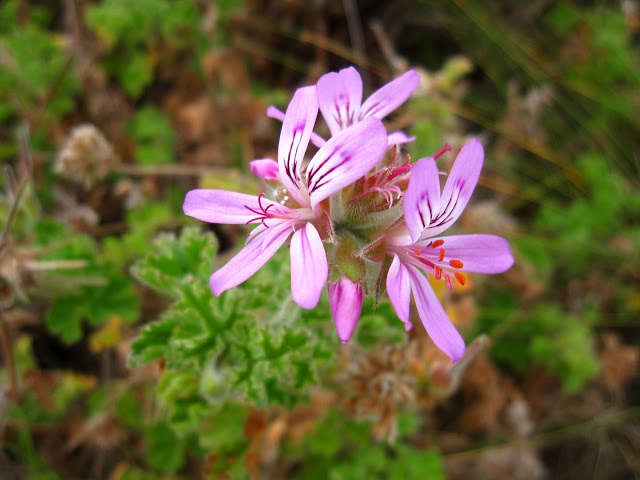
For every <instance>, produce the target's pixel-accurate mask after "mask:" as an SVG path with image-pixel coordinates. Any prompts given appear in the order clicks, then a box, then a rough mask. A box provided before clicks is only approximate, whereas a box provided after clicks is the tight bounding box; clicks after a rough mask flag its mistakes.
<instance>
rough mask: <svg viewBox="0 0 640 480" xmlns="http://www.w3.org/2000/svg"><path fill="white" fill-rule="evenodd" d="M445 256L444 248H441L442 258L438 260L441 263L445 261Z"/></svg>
mask: <svg viewBox="0 0 640 480" xmlns="http://www.w3.org/2000/svg"><path fill="white" fill-rule="evenodd" d="M444 254H445V251H444V248H441V249H440V258H439V259H438V261H439V262H441V261H443V260H444Z"/></svg>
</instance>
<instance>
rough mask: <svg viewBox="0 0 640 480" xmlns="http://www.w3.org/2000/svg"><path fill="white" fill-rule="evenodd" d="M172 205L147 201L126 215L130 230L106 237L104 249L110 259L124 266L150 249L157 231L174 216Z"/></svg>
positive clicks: (105, 255) (105, 254)
mask: <svg viewBox="0 0 640 480" xmlns="http://www.w3.org/2000/svg"><path fill="white" fill-rule="evenodd" d="M172 213H173V212H172V209H171V206H169V205H167V203H166V202H163V203H161V202H146V203H144V204H143V205H141V206H139V207H137V208H135V209H133V210H130V211H129V212H127V215H126V223H127V225H129V231H127V232H126V233H125V234H123V235H122V236H120V237H107V238H105V240H104V242H103V245H102V249H103V254H104V257H105V258H106V259H108V260H109V261H111V262H113V263H115V264H117V265H119V266H122V267H124V266H125V265H127V264H128V263H129V262H132V261H133V260H134V259H136V258H140V257H142V256H143V255H144V254H145V253H146V252H147V251H148V250H149V244H150V243H151V241H152V240H153V237H154V236H155V233H156V231H157V230H158V228H159V227H161V226H162V225H163V224H165V223H166V222H168V221H169V220H171V218H172V216H173V215H172Z"/></svg>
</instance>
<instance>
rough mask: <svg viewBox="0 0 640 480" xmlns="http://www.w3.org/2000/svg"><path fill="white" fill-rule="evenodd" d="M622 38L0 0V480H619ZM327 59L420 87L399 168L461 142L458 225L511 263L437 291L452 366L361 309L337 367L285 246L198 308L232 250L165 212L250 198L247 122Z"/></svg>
mask: <svg viewBox="0 0 640 480" xmlns="http://www.w3.org/2000/svg"><path fill="white" fill-rule="evenodd" d="M353 6H355V7H357V8H355V9H353V8H351V7H353ZM639 35H640V5H639V4H638V2H636V1H635V0H626V1H624V2H621V3H602V2H570V1H564V0H563V1H560V2H547V1H534V2H528V3H526V4H520V3H519V2H516V3H513V2H504V1H497V2H489V3H487V2H473V1H469V0H410V1H405V2H390V3H389V2H387V3H384V2H382V3H381V2H374V1H369V0H361V1H359V2H357V5H356V2H355V1H353V0H344V1H341V2H339V1H337V0H329V1H327V2H320V3H317V2H316V3H313V4H306V3H305V2H263V1H260V0H245V1H241V0H221V1H216V2H206V1H200V0H179V1H168V0H144V1H136V2H128V1H124V0H102V1H90V0H68V1H63V2H44V1H35V0H34V1H27V0H5V1H3V2H1V3H0V160H2V162H3V167H4V175H3V176H2V180H1V182H2V183H1V184H0V185H1V191H2V194H1V195H0V219H1V220H2V221H1V223H2V229H3V230H2V233H0V235H2V236H1V237H0V327H1V328H0V337H1V339H2V359H3V364H2V365H3V369H2V371H0V377H1V378H2V383H3V385H4V387H3V391H2V395H1V396H0V426H1V428H2V436H1V437H0V438H1V441H2V452H1V454H0V473H1V475H0V476H2V478H36V479H37V478H41V479H57V478H108V479H114V480H115V479H122V480H125V479H127V480H134V479H135V480H138V479H178V478H212V479H217V478H273V479H278V478H300V479H312V478H318V479H320V478H322V479H324V478H329V479H356V478H358V479H359V478H390V479H396V478H398V479H400V478H402V479H405V478H408V479H411V478H416V479H417V478H420V479H422V478H445V477H447V478H509V479H511V478H527V479H530V478H544V477H548V478H580V479H581V478H592V477H593V478H633V477H634V475H637V474H638V473H639V472H638V462H639V458H638V454H637V452H638V451H640V437H639V435H638V432H639V431H640V430H639V425H638V416H639V414H640V410H638V406H637V405H638V400H639V398H638V388H637V387H638V377H637V375H636V369H637V363H638V348H637V344H638V338H639V337H638V321H637V319H638V312H639V311H640V280H639V278H638V272H639V271H640V253H639V252H640V227H639V225H638V222H637V218H638V217H639V216H640V193H639V190H638V186H639V185H638V183H639V181H638V179H639V178H640V176H639V175H638V173H639V171H640V168H639V163H638V158H640V155H639V145H638V139H639V138H640V113H639V112H640V108H639V107H640V105H639V104H640V93H639V92H640V90H639V88H638V87H639V86H640V85H639V82H640V80H639V79H640V59H639V58H638V50H637V46H638V40H639ZM349 64H355V65H357V66H358V68H359V69H360V70H361V71H362V72H363V73H364V77H365V89H366V90H367V91H368V92H371V91H373V90H374V89H375V88H376V87H378V86H380V85H381V84H382V83H384V82H385V81H388V80H390V79H391V78H393V77H394V76H396V75H397V74H399V73H401V72H402V71H404V70H405V69H406V68H410V67H411V68H416V69H417V70H418V71H419V73H420V75H421V78H422V80H421V85H420V87H419V88H418V90H417V91H416V93H415V94H414V96H413V97H412V99H411V101H410V102H408V103H407V105H406V106H404V107H403V109H402V110H401V111H399V112H398V113H397V114H396V115H394V116H393V117H392V118H391V119H390V123H389V128H390V130H395V129H404V130H406V131H409V132H411V133H412V134H414V135H416V136H417V137H418V138H417V141H416V142H415V143H413V144H411V145H410V146H409V147H408V152H407V153H408V154H410V155H411V156H412V158H414V159H417V158H420V157H422V156H426V155H430V154H433V152H435V151H437V150H439V149H440V148H441V147H442V145H443V144H444V143H445V142H449V143H450V144H452V145H453V146H454V149H456V148H458V147H459V146H460V145H461V144H462V143H463V142H464V140H465V139H466V138H468V137H469V136H471V135H473V136H477V137H480V138H481V139H482V141H483V143H484V144H485V146H486V149H487V159H486V162H485V167H484V170H483V175H482V177H481V179H480V187H479V188H478V189H477V191H476V193H475V195H474V199H473V200H472V202H471V205H470V207H469V208H468V211H467V213H466V214H465V216H463V218H462V221H461V222H460V223H461V224H460V225H459V227H458V229H459V230H460V231H464V232H477V231H486V232H491V233H495V234H499V235H502V236H504V237H506V238H508V239H509V241H510V243H511V245H512V247H513V249H514V253H515V256H516V265H515V266H514V268H513V269H512V270H511V271H509V272H508V273H507V274H505V275H502V276H497V277H485V278H479V277H478V278H476V277H472V278H471V281H470V282H469V284H468V285H467V286H466V287H465V288H457V289H456V290H455V291H454V292H452V293H449V292H447V291H438V293H439V295H440V296H441V298H442V301H443V303H444V304H445V306H446V308H447V311H448V313H449V315H450V316H451V318H452V319H453V320H454V321H455V322H456V324H457V326H458V327H459V328H460V329H461V330H462V331H463V333H464V335H465V338H466V339H467V341H468V342H470V343H471V342H472V341H473V340H474V339H476V338H479V339H478V340H476V342H475V343H473V344H472V347H470V355H469V357H468V358H467V359H465V361H463V362H461V363H460V364H459V365H458V366H456V367H455V368H453V369H450V367H449V365H448V364H447V362H446V360H445V359H444V358H443V357H442V356H441V355H440V354H439V352H438V351H437V350H436V349H435V348H434V347H433V345H432V344H431V343H430V342H429V340H428V339H427V337H426V335H425V334H424V332H423V331H422V329H420V328H414V329H413V330H412V332H411V334H410V335H406V334H405V333H404V330H403V328H402V325H401V322H398V321H397V319H396V317H395V314H394V313H393V310H392V308H391V306H390V305H389V303H388V302H387V301H385V300H382V301H380V302H379V303H377V304H376V302H374V301H373V300H372V299H368V300H366V302H365V305H364V309H363V315H362V319H361V321H360V324H359V325H358V329H357V331H356V334H355V335H354V338H353V339H352V341H351V342H350V344H349V345H348V346H347V347H344V346H342V345H341V344H340V342H339V341H338V339H337V337H336V335H335V332H334V329H333V325H332V322H331V320H330V314H329V308H328V300H327V298H326V295H325V296H324V297H323V298H322V299H321V301H320V304H319V306H318V307H317V308H316V309H314V310H311V311H307V310H300V309H299V308H298V307H297V306H296V305H295V304H293V303H292V302H291V300H290V298H289V274H288V272H289V266H288V261H289V260H288V254H287V252H281V254H279V255H278V256H276V257H275V258H274V259H273V260H271V261H270V262H269V263H268V264H267V265H266V266H265V267H264V268H263V269H262V270H261V271H260V272H259V273H258V274H256V275H255V276H254V277H253V278H252V279H251V280H250V281H248V282H246V283H244V284H242V285H241V286H239V287H237V288H235V289H233V290H231V291H228V292H225V293H224V294H223V295H221V296H220V297H214V296H213V295H212V293H211V291H210V290H209V287H208V277H209V275H210V273H211V272H212V270H213V269H215V268H217V266H219V265H221V264H222V263H223V262H224V261H225V260H226V259H227V258H228V257H229V256H230V255H231V254H232V252H233V250H234V249H236V248H238V247H239V246H240V245H241V242H242V241H243V240H242V239H243V234H244V230H243V228H240V227H236V226H210V225H202V224H197V222H194V221H193V220H192V219H188V218H185V216H184V215H183V214H182V212H181V203H182V199H183V198H184V193H185V192H186V191H187V190H188V189H190V188H193V187H195V186H200V187H205V188H226V189H232V190H239V191H246V192H257V191H258V190H259V188H260V185H259V184H258V183H257V181H256V180H255V179H254V178H253V177H251V175H250V174H248V160H250V159H252V158H259V157H266V156H271V157H273V156H274V155H275V150H276V144H277V138H278V124H277V122H273V121H271V120H269V119H267V118H266V117H265V115H264V113H265V109H266V107H267V106H268V105H269V104H272V103H274V104H276V105H278V106H279V107H284V106H285V105H286V103H287V100H288V98H289V96H290V95H291V92H292V91H293V89H294V88H295V87H297V86H299V85H303V84H309V83H312V82H314V81H315V80H316V79H317V77H318V76H319V75H320V74H322V73H324V72H325V71H328V70H335V69H338V68H342V67H344V66H346V65H349ZM86 124H91V125H94V126H95V127H87V126H86ZM82 125H84V126H85V128H80V126H82ZM451 157H452V155H449V156H446V157H445V159H444V163H447V162H450V161H451V160H452V158H451ZM443 169H444V170H446V168H444V166H443ZM434 287H435V288H440V287H441V285H438V284H434ZM483 335H486V337H484V336H483Z"/></svg>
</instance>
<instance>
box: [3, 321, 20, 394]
mask: <svg viewBox="0 0 640 480" xmlns="http://www.w3.org/2000/svg"><path fill="white" fill-rule="evenodd" d="M0 341H1V342H2V355H3V357H4V363H5V365H6V367H7V370H9V375H10V383H9V391H8V392H7V397H8V398H9V399H11V400H13V399H15V398H16V397H17V396H18V372H17V370H16V363H15V361H14V357H13V343H12V342H11V333H10V332H9V327H8V325H7V322H6V320H5V317H4V313H0Z"/></svg>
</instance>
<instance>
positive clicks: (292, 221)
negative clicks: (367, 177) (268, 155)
mask: <svg viewBox="0 0 640 480" xmlns="http://www.w3.org/2000/svg"><path fill="white" fill-rule="evenodd" d="M317 115H318V100H317V95H316V88H315V86H309V87H302V88H299V89H298V90H296V92H295V94H294V96H293V98H292V99H291V102H290V103H289V105H288V107H287V111H286V113H285V115H284V118H283V124H282V130H281V133H280V142H279V144H278V162H277V177H278V178H279V180H280V181H281V182H282V184H283V185H284V187H285V188H286V190H287V196H288V197H290V198H287V199H286V200H285V201H283V202H282V203H277V202H275V201H273V200H269V199H267V198H266V197H265V196H264V194H261V195H259V196H255V195H247V194H244V193H237V192H230V191H226V190H206V189H197V190H191V191H190V192H188V193H187V196H186V198H185V201H184V205H183V210H184V213H185V214H187V215H190V216H192V217H195V218H197V219H199V220H202V221H205V222H211V223H232V224H242V223H244V224H250V223H257V224H258V226H257V227H256V228H255V229H254V230H253V231H252V232H251V233H250V235H249V239H248V240H249V241H248V243H247V245H246V246H245V247H244V248H243V249H242V250H240V252H238V253H237V254H236V255H235V256H234V257H233V258H232V259H231V260H229V262H227V264H226V265H224V266H223V267H222V268H220V269H219V270H217V271H216V272H214V273H213V274H212V275H211V278H210V285H211V289H212V291H213V293H214V294H215V295H220V294H221V293H222V292H224V291H225V290H228V289H229V288H232V287H235V286H237V285H239V284H240V283H242V282H244V281H245V280H247V279H248V278H249V277H250V276H251V275H253V274H254V273H255V272H256V271H257V270H259V269H260V268H261V267H262V266H263V265H264V264H265V263H266V262H267V261H268V260H269V259H270V258H271V257H272V256H273V255H274V254H275V253H276V251H278V249H279V248H280V247H281V246H283V245H284V244H285V243H286V242H287V240H289V238H290V237H291V242H290V245H291V248H290V252H291V296H292V298H293V300H294V301H295V302H296V303H298V304H299V305H300V306H301V307H303V308H313V307H315V306H316V304H317V303H318V300H319V298H320V295H321V293H322V289H323V287H324V284H325V283H326V280H327V274H328V265H327V257H326V254H325V250H324V245H323V243H322V238H321V236H320V234H319V232H318V229H317V228H316V227H317V225H318V224H319V223H320V222H324V221H326V218H327V210H326V209H327V208H328V207H327V206H326V205H324V204H323V201H324V200H325V199H327V198H328V197H330V196H331V195H333V194H334V193H336V192H338V191H340V190H341V189H342V188H344V187H346V186H348V185H350V184H351V183H353V182H355V181H356V180H358V179H359V178H361V177H362V176H363V175H364V174H365V173H366V172H368V171H369V170H370V169H371V168H372V167H373V166H374V165H375V164H376V163H377V162H378V160H379V159H380V157H381V156H382V155H383V153H384V151H385V149H386V146H387V135H386V131H385V129H384V126H383V125H382V122H381V121H380V120H378V119H377V118H375V117H372V118H370V119H367V120H365V121H362V122H360V123H358V124H356V125H353V126H352V127H350V128H348V129H346V130H344V131H343V132H341V133H340V134H338V135H335V136H333V137H332V138H331V139H330V140H328V141H327V142H325V143H324V144H323V146H322V148H320V149H319V150H318V151H317V152H316V154H315V155H314V156H313V158H311V160H310V161H309V162H308V164H307V165H306V168H305V167H304V166H303V163H304V156H305V152H306V150H307V145H308V143H309V139H310V137H311V135H312V131H313V126H314V124H315V121H316V117H317ZM256 162H258V163H256ZM271 162H273V163H271ZM274 164H275V162H274V161H272V160H271V161H269V159H266V160H259V161H254V162H253V163H252V164H251V168H252V170H253V171H254V172H255V173H257V174H258V175H259V176H261V177H263V178H265V179H267V178H271V179H273V178H274V176H275V175H276V169H275V167H276V165H274ZM325 203H326V202H325Z"/></svg>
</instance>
